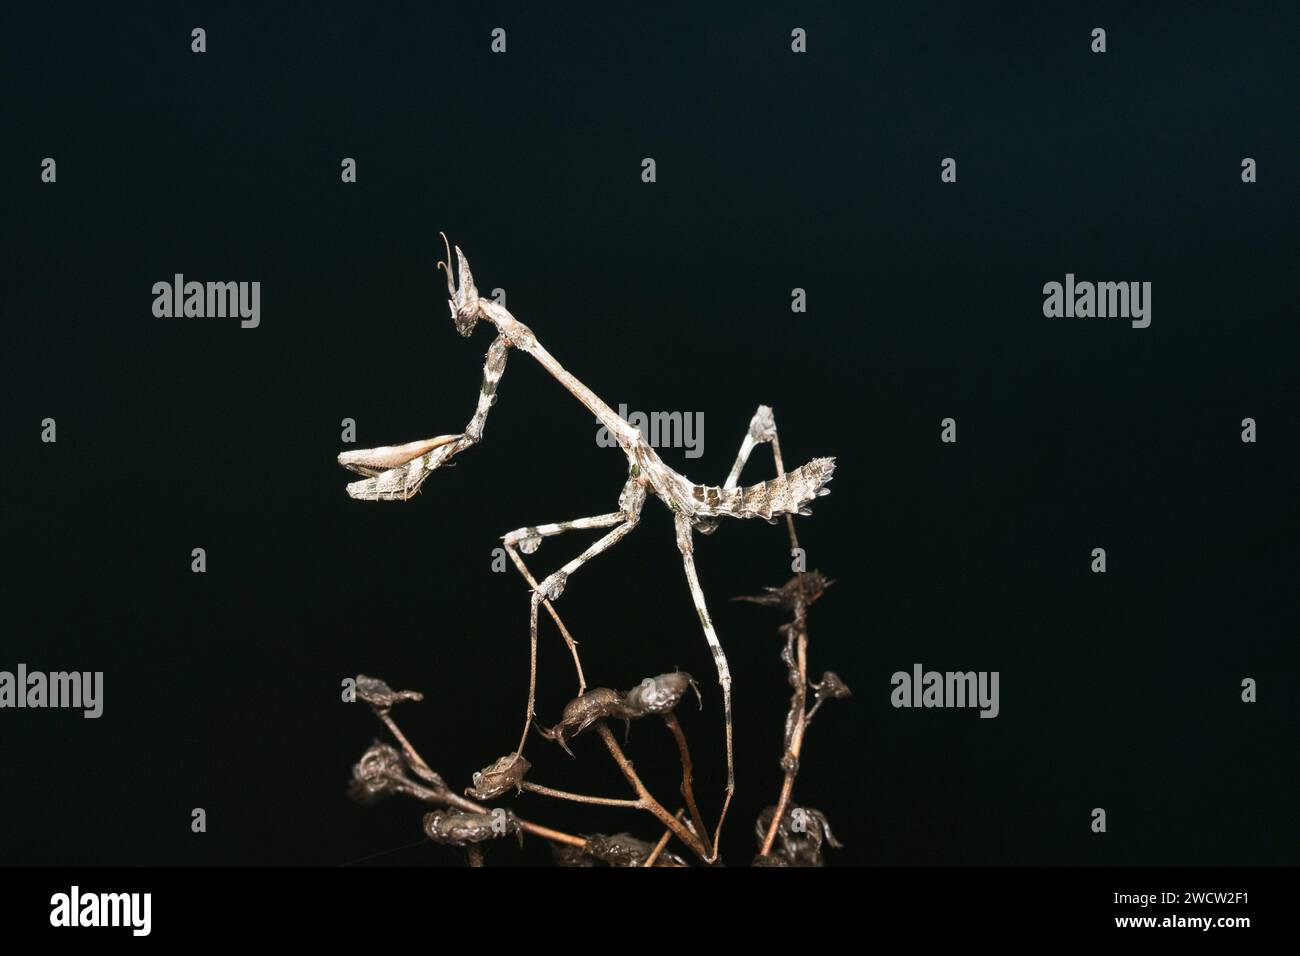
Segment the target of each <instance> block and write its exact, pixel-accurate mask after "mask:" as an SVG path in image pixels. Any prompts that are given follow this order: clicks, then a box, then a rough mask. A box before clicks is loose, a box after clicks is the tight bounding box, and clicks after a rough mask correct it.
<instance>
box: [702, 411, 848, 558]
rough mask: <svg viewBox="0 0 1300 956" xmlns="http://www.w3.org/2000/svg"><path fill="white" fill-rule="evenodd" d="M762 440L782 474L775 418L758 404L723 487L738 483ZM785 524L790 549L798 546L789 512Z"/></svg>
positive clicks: (779, 472) (783, 463)
mask: <svg viewBox="0 0 1300 956" xmlns="http://www.w3.org/2000/svg"><path fill="white" fill-rule="evenodd" d="M764 442H770V443H771V445H772V457H773V458H775V459H776V473H777V475H778V476H780V475H784V474H785V462H783V461H782V460H781V442H780V440H779V439H778V438H777V437H776V419H775V418H774V417H773V416H772V409H771V408H770V407H769V406H767V405H760V406H758V411H756V412H754V417H753V418H751V419H750V420H749V431H748V432H746V433H745V438H744V440H743V441H742V442H741V443H740V452H739V454H737V455H736V463H735V464H734V465H732V466H731V471H730V472H729V473H728V475H727V480H726V481H725V482H724V483H723V487H724V488H735V487H737V485H739V483H740V472H741V469H743V468H744V467H745V462H747V461H748V460H749V453H750V452H752V451H753V450H754V449H755V448H757V447H758V446H759V445H761V444H763V443H764ZM828 493H829V492H828ZM785 525H786V528H787V529H788V530H789V532H790V547H791V549H794V548H798V547H799V538H798V536H797V535H796V534H795V532H794V518H793V517H792V516H791V515H789V514H787V515H786V516H785Z"/></svg>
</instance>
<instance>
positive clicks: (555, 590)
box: [338, 234, 835, 856]
mask: <svg viewBox="0 0 1300 956" xmlns="http://www.w3.org/2000/svg"><path fill="white" fill-rule="evenodd" d="M442 238H443V244H444V246H445V247H446V250H447V259H446V261H440V262H439V263H438V268H440V269H443V270H444V271H445V272H446V273H447V294H448V300H449V301H448V303H447V305H448V308H449V310H450V312H451V318H452V322H453V324H454V325H455V327H456V331H457V332H459V333H460V334H461V335H462V336H464V337H466V338H468V337H469V336H470V335H471V334H473V331H474V328H475V326H476V325H477V324H478V322H480V321H484V322H488V323H490V324H491V325H492V326H494V327H495V328H496V332H497V335H496V338H495V339H494V340H493V341H492V344H491V345H490V346H489V347H488V351H487V358H486V360H485V362H484V364H483V384H482V387H481V388H480V390H479V396H478V404H477V406H476V407H475V409H474V415H473V417H472V418H470V421H469V424H468V425H466V426H465V430H464V431H463V432H460V433H459V434H454V435H440V436H438V437H436V438H430V439H426V440H423V441H414V442H409V443H407V444H404V445H395V446H385V447H382V448H371V449H365V450H355V451H345V452H342V453H341V454H340V455H339V456H338V461H339V464H340V465H342V466H343V467H344V468H347V469H349V470H351V471H353V472H356V473H358V474H360V475H363V476H364V478H363V479H362V480H361V481H354V482H352V483H351V484H349V485H348V486H347V492H348V494H349V495H350V496H351V497H353V498H357V499H361V500H364V501H392V500H399V501H405V500H408V499H409V498H411V497H412V496H413V495H415V494H416V493H418V492H419V490H420V486H421V485H422V484H423V483H424V481H425V479H427V478H428V477H429V474H430V473H431V472H434V471H436V470H437V469H438V468H440V467H441V466H442V465H444V464H446V463H447V462H448V461H450V460H451V459H452V458H454V457H455V456H456V455H458V454H460V453H461V452H462V451H464V450H465V449H467V448H470V447H472V446H474V445H476V444H478V443H479V442H480V441H481V440H482V438H483V429H484V427H485V425H486V423H487V417H488V412H489V411H491V409H492V406H493V405H494V404H495V403H496V395H497V388H498V386H499V384H500V382H501V377H502V375H503V374H504V372H505V367H506V358H507V356H508V355H509V352H510V349H512V348H514V349H518V350H519V351H521V352H523V353H525V354H527V355H531V356H532V357H533V358H534V359H535V360H536V361H537V362H538V364H540V365H541V366H542V367H543V368H544V369H545V370H546V371H547V372H549V373H550V375H551V377H552V378H554V379H555V380H556V381H557V382H559V383H560V385H562V386H563V387H564V388H565V389H566V390H567V391H568V392H569V393H570V394H571V395H573V396H574V398H576V399H577V400H578V401H579V402H581V403H582V404H583V405H584V406H585V407H586V408H587V410H588V411H590V412H591V413H592V414H593V415H594V416H595V417H596V420H597V421H599V422H600V424H601V425H603V426H604V427H605V428H606V429H608V432H609V434H610V435H611V436H613V438H614V439H615V441H616V442H617V446H618V448H619V449H620V450H621V451H622V453H623V454H624V455H625V456H626V457H627V461H628V477H627V481H626V482H625V484H624V485H623V489H622V492H621V493H620V494H619V498H618V507H617V510H615V511H611V512H608V513H607V514H600V515H593V516H591V517H587V518H577V519H574V520H571V521H561V522H557V523H554V524H542V525H535V526H530V527H525V528H518V529H516V530H514V531H511V532H509V533H508V534H506V535H504V536H503V539H502V540H503V543H504V546H505V550H506V553H507V554H508V555H509V556H510V559H511V561H512V562H513V563H514V565H515V567H516V568H517V569H518V571H519V573H520V575H522V577H523V578H524V580H525V581H526V582H527V583H528V585H529V587H530V588H532V596H531V600H530V608H529V636H530V648H531V649H530V676H529V685H528V707H527V712H526V714H525V718H524V731H523V735H522V736H521V738H520V741H519V747H518V749H517V750H516V751H515V754H514V756H515V758H520V757H522V753H523V748H524V743H525V742H526V741H527V739H528V731H529V728H530V726H531V725H532V722H533V719H534V717H535V714H534V706H535V703H536V689H537V618H538V610H539V608H540V607H545V608H546V610H547V612H548V613H549V614H550V615H551V617H552V619H553V620H554V621H555V623H556V625H557V626H558V627H559V629H560V633H561V634H562V635H563V637H564V640H565V642H566V644H567V645H568V648H569V651H570V653H571V654H572V655H573V661H574V666H575V668H576V670H577V676H578V695H579V696H581V695H582V694H583V693H584V692H585V690H586V686H587V683H586V678H585V676H584V675H583V673H582V663H581V661H580V660H579V658H578V649H577V643H576V642H575V641H574V639H573V637H572V635H571V634H570V633H569V631H568V629H567V628H566V627H565V626H564V622H563V621H562V620H561V619H560V616H559V614H558V613H557V612H556V610H555V607H554V603H553V602H555V601H557V600H558V599H559V597H560V595H561V594H562V593H563V592H564V588H565V585H566V583H567V582H568V580H569V578H570V577H571V576H572V575H573V574H574V573H575V572H577V571H578V570H579V569H580V568H581V567H583V566H584V565H585V564H587V563H588V562H590V561H591V560H593V559H594V558H596V557H598V556H599V555H601V554H603V553H604V552H605V551H608V550H609V549H610V548H612V547H613V546H614V545H616V544H618V543H619V542H620V541H622V540H623V539H624V538H626V537H627V536H628V535H629V534H631V533H632V531H633V530H634V529H635V528H636V527H637V525H638V524H639V522H640V520H641V509H642V507H643V506H644V504H645V502H646V499H647V497H649V496H651V495H653V496H654V497H656V498H658V499H659V500H660V501H661V502H663V504H664V505H665V506H666V507H667V508H668V510H669V511H670V512H672V515H673V521H674V525H675V530H676V539H677V549H678V551H679V552H680V553H681V558H682V564H683V568H684V570H685V574H686V583H687V586H688V587H689V589H690V592H691V598H692V600H693V601H694V604H695V610H696V612H697V614H698V615H699V619H700V626H701V628H702V629H703V631H704V638H705V640H706V641H707V642H708V645H709V649H710V651H711V652H712V655H713V661H714V664H715V666H716V668H717V672H718V683H719V685H721V687H722V700H723V719H724V726H725V733H726V749H727V786H726V791H725V795H724V798H723V805H722V811H721V814H720V815H719V819H718V824H717V832H716V833H715V835H714V839H713V850H712V852H713V854H714V855H715V856H716V854H717V846H718V835H719V834H720V833H721V830H722V823H723V821H724V820H725V819H726V815H727V810H728V808H729V807H730V805H731V800H732V797H733V796H734V794H735V790H736V781H735V756H734V751H733V743H732V720H731V671H730V667H729V666H728V663H727V656H726V653H725V652H724V651H723V649H722V643H721V641H720V640H719V639H718V634H717V631H716V629H715V628H714V625H713V620H712V618H711V617H710V616H709V611H708V605H707V604H706V602H705V598H704V590H703V589H702V588H701V587H700V579H699V575H698V574H697V572H696V568H695V557H694V554H695V543H694V535H695V532H699V533H700V534H710V533H712V532H713V531H714V530H715V529H716V527H717V524H718V521H717V519H718V518H721V517H728V518H763V519H765V520H767V521H769V522H773V523H775V522H776V520H777V517H778V516H780V515H795V514H799V515H808V514H811V511H810V508H809V505H810V503H811V502H812V500H813V499H814V498H817V497H821V496H823V495H828V494H830V491H829V490H828V489H827V488H826V487H825V486H826V484H827V482H829V481H830V480H831V475H832V473H833V472H834V470H835V459H834V458H815V459H813V460H812V461H810V462H808V463H807V464H804V465H800V466H799V467H798V468H795V469H793V470H792V471H788V472H787V471H786V470H785V466H784V464H783V462H782V459H781V446H780V442H779V441H778V439H777V433H776V422H775V419H774V418H773V415H772V409H771V408H769V407H768V406H766V405H760V406H759V407H758V410H757V411H756V412H755V413H754V416H753V418H752V419H751V420H750V423H749V429H748V431H747V432H746V434H745V437H744V439H743V440H742V441H741V445H740V451H739V453H738V454H737V456H736V461H735V463H734V464H733V465H732V466H731V471H730V472H729V473H728V474H727V477H726V480H725V481H724V482H723V483H722V484H721V485H701V484H695V483H693V482H691V481H690V480H689V479H687V478H686V477H685V476H684V475H682V474H680V473H679V472H677V471H674V470H673V469H672V468H670V467H668V465H666V464H664V462H663V460H662V459H661V458H660V457H659V455H658V453H657V452H656V451H655V449H654V448H653V447H652V446H651V445H650V444H649V442H648V441H646V440H645V439H644V438H643V436H642V434H641V431H640V429H638V428H636V427H634V426H633V425H631V424H629V423H628V422H627V421H626V420H624V419H623V418H622V417H621V416H619V415H618V414H617V413H615V412H614V410H613V409H611V408H610V407H609V405H607V404H606V403H605V402H604V401H602V400H601V399H600V398H599V397H597V396H596V394H595V393H594V392H592V391H591V389H589V388H588V387H587V386H586V385H584V384H583V383H582V382H580V381H579V380H578V379H577V378H575V377H574V376H573V375H572V374H570V373H569V372H568V371H567V370H566V369H565V368H564V366H562V365H561V364H560V363H559V362H558V361H557V360H556V359H555V357H554V356H553V355H551V353H550V352H548V351H547V350H546V349H545V348H544V347H543V346H542V344H541V343H540V342H539V341H538V340H537V336H536V335H534V334H533V331H532V330H531V329H530V328H528V326H526V325H524V324H523V323H521V322H520V321H518V320H517V319H516V318H515V317H514V316H513V315H511V314H510V312H509V311H508V310H507V309H506V307H505V306H504V305H502V304H500V303H497V302H495V301H493V300H491V299H485V298H480V296H479V294H478V289H477V288H476V287H475V285H474V277H473V274H472V273H471V272H470V268H469V262H468V261H467V260H466V258H465V254H464V253H463V252H462V251H461V249H460V246H456V247H455V248H456V260H457V266H458V272H459V284H458V282H457V276H456V275H453V272H452V262H451V245H450V243H449V242H448V241H447V237H446V235H445V234H444V235H443V237H442ZM762 444H770V445H771V446H772V452H773V457H774V458H775V460H776V477H775V478H772V479H770V480H767V481H763V482H760V483H759V484H756V485H751V486H749V487H745V488H742V487H739V478H740V473H741V470H742V469H743V468H744V467H745V463H746V462H747V461H748V460H749V456H750V454H751V453H752V452H753V450H754V449H755V448H756V447H758V446H759V445H762ZM605 529H608V530H607V531H606V532H605V534H604V535H602V536H601V537H600V538H599V539H597V540H596V542H595V543H593V544H592V545H591V546H590V547H588V548H587V549H586V550H585V551H583V552H582V554H580V555H578V557H576V558H574V559H573V560H572V561H569V562H568V563H567V564H565V565H564V566H563V567H562V568H560V569H559V570H558V571H555V572H554V573H552V574H550V575H548V576H547V577H546V578H544V579H543V580H542V581H541V582H538V581H537V580H536V579H535V578H534V577H533V575H532V573H531V572H530V571H529V569H528V567H527V565H526V564H525V563H524V560H523V557H522V555H525V554H532V553H533V552H535V551H536V550H537V549H538V548H539V547H540V546H541V543H542V541H543V540H544V539H546V538H550V537H554V536H556V535H560V534H565V533H567V532H569V531H583V530H605Z"/></svg>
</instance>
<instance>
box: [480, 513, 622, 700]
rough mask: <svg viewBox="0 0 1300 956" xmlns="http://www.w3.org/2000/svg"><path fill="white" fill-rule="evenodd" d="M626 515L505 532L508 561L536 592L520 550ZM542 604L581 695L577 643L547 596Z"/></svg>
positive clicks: (582, 686)
mask: <svg viewBox="0 0 1300 956" xmlns="http://www.w3.org/2000/svg"><path fill="white" fill-rule="evenodd" d="M625 518H626V516H625V515H624V514H623V513H622V512H621V511H616V512H614V513H612V514H607V515H597V516H596V517H594V518H579V519H578V520H576V521H562V522H559V523H558V524H544V525H538V526H537V527H535V528H517V529H516V530H514V531H511V532H510V533H509V534H507V535H505V537H504V538H503V539H502V540H503V542H504V544H505V549H506V554H508V555H510V560H511V561H513V562H514V565H515V568H516V569H518V571H519V573H520V575H522V576H523V579H524V580H525V581H527V582H528V586H529V587H530V588H532V589H533V591H534V592H535V591H536V590H537V588H538V584H537V581H536V579H534V578H533V575H532V572H530V571H529V570H528V565H526V564H524V559H523V558H522V557H520V555H519V552H520V551H522V552H524V554H532V553H533V552H534V551H536V550H537V549H538V547H540V545H541V543H542V538H544V537H550V536H551V535H557V534H563V533H564V532H566V531H578V530H581V529H583V528H607V527H609V526H610V525H613V524H618V523H619V522H621V521H623V520H625ZM542 604H543V605H544V606H545V607H546V610H547V612H548V613H549V614H550V615H551V618H552V620H554V621H555V624H556V626H557V627H559V629H560V633H561V634H562V635H563V636H564V643H565V644H567V645H568V646H569V653H570V654H572V655H573V666H574V668H575V669H576V670H577V672H578V696H582V695H583V694H584V693H586V691H587V678H586V677H585V676H583V673H582V661H581V660H579V658H578V642H577V641H576V640H574V639H573V635H572V634H570V633H569V629H568V628H567V627H565V626H564V622H563V621H562V620H560V615H559V614H558V613H557V612H556V610H555V605H553V604H552V603H551V601H550V599H549V598H543V599H542Z"/></svg>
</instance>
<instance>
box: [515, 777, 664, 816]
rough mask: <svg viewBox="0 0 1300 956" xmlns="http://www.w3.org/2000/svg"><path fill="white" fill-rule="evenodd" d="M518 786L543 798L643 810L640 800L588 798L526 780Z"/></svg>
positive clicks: (582, 794)
mask: <svg viewBox="0 0 1300 956" xmlns="http://www.w3.org/2000/svg"><path fill="white" fill-rule="evenodd" d="M519 786H520V787H522V788H523V789H524V790H527V791H529V792H530V793H540V794H541V795H542V796H544V797H555V798H556V799H557V800H572V801H573V802H574V803H594V804H596V805H597V806H601V807H631V808H632V809H634V810H644V809H645V802H644V801H642V800H622V799H618V798H616V797H590V796H587V794H585V793H570V792H569V791H567V790H556V789H555V788H554V787H544V786H542V785H541V784H540V783H530V782H528V781H527V780H524V781H521V782H520V784H519Z"/></svg>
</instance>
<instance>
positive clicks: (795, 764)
mask: <svg viewBox="0 0 1300 956" xmlns="http://www.w3.org/2000/svg"><path fill="white" fill-rule="evenodd" d="M772 456H773V457H774V458H775V459H776V470H777V473H778V474H780V473H782V472H784V471H785V465H784V464H783V463H782V461H781V443H780V442H779V441H778V440H777V438H776V435H775V434H773V436H772ZM785 523H786V528H787V529H788V530H789V532H790V552H791V553H792V554H794V553H797V552H798V550H799V536H798V535H797V534H796V533H795V530H794V519H793V518H791V517H790V516H789V515H786V516H785ZM797 578H798V581H799V595H798V602H797V603H796V605H795V610H794V621H793V623H792V624H791V625H790V636H789V638H788V639H787V643H786V654H787V655H791V653H792V652H793V659H794V666H795V668H796V670H797V674H798V676H797V679H796V680H793V681H792V683H794V684H795V685H796V686H795V687H794V693H793V694H791V696H790V721H791V725H790V735H789V739H788V741H787V742H786V751H785V755H784V757H783V758H782V760H781V765H782V766H783V767H784V768H785V777H784V779H783V780H782V781H781V795H780V796H779V797H778V798H777V801H776V813H774V814H773V815H772V823H771V825H770V826H769V827H768V828H767V836H766V837H764V839H763V846H762V848H761V849H760V850H759V853H758V855H759V856H767V855H768V854H769V853H771V852H772V844H773V843H775V842H776V834H777V830H778V829H780V826H781V821H782V820H783V819H784V818H785V811H786V808H787V807H788V806H789V805H790V798H791V796H793V794H794V779H795V777H797V776H798V775H799V755H800V754H801V753H802V752H803V737H804V731H805V730H806V729H807V727H808V721H809V719H810V718H811V716H812V715H811V714H810V713H808V712H807V711H806V710H805V708H806V706H807V703H808V620H807V611H808V594H807V591H806V589H805V588H804V581H803V572H800V573H799V574H798V575H797ZM819 703H820V702H819ZM813 709H814V711H815V710H816V707H814V708H813Z"/></svg>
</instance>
